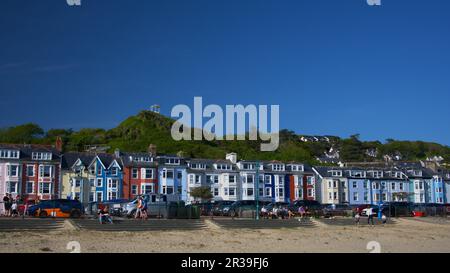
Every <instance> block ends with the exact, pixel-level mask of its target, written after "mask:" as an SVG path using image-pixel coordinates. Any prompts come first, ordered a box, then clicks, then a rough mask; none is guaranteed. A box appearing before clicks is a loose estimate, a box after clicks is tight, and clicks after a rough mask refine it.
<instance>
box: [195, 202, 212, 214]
mask: <svg viewBox="0 0 450 273" xmlns="http://www.w3.org/2000/svg"><path fill="white" fill-rule="evenodd" d="M195 205H196V206H198V207H199V208H200V215H202V216H209V215H211V213H212V210H213V207H214V204H213V203H212V202H205V203H198V204H195Z"/></svg>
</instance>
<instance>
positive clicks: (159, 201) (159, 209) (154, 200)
mask: <svg viewBox="0 0 450 273" xmlns="http://www.w3.org/2000/svg"><path fill="white" fill-rule="evenodd" d="M141 196H142V197H143V198H144V200H145V202H146V203H147V215H148V216H149V217H152V216H156V217H161V218H167V216H168V205H169V203H170V202H177V201H179V198H178V196H174V195H171V194H169V195H165V194H157V193H152V194H144V195H141ZM137 204H138V197H136V198H135V199H133V200H132V201H130V202H128V203H126V204H124V205H123V206H122V210H123V214H124V215H125V216H127V217H129V218H132V217H135V216H136V211H137Z"/></svg>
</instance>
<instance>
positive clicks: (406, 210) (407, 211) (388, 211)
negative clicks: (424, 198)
mask: <svg viewBox="0 0 450 273" xmlns="http://www.w3.org/2000/svg"><path fill="white" fill-rule="evenodd" d="M381 211H382V213H383V214H384V215H386V216H388V217H398V216H412V212H413V211H414V204H413V203H409V202H385V203H383V204H382V205H381ZM377 212H378V211H377Z"/></svg>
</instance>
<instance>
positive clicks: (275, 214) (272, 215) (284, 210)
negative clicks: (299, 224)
mask: <svg viewBox="0 0 450 273" xmlns="http://www.w3.org/2000/svg"><path fill="white" fill-rule="evenodd" d="M300 208H301V210H300ZM300 208H299V211H298V214H299V215H300V216H301V217H302V218H303V217H305V216H306V209H305V208H304V207H300ZM261 215H262V217H264V218H266V219H279V218H281V219H292V218H294V216H295V213H294V211H293V210H291V209H290V208H288V207H286V206H280V207H278V206H274V207H273V208H272V209H268V208H267V207H262V208H261Z"/></svg>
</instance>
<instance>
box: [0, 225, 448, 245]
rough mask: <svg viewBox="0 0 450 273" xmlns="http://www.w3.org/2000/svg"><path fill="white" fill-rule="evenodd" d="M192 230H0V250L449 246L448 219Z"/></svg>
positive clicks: (70, 227) (209, 226)
mask: <svg viewBox="0 0 450 273" xmlns="http://www.w3.org/2000/svg"><path fill="white" fill-rule="evenodd" d="M206 222H207V228H205V229H202V230H195V231H156V232H154V231H152V232H99V231H86V230H76V229H75V228H74V227H73V226H72V225H70V223H66V224H65V226H64V229H63V230H58V231H48V232H1V233H0V252H3V253H5V252H13V253H22V252H23V253H29V252H31V253H36V252H37V253H39V252H69V250H68V249H67V244H68V242H71V241H78V242H79V243H80V246H81V252H88V253H91V252H100V253H115V252H134V253H135V252H169V253H171V252H176V253H178V252H183V253H186V252H188V253H189V252H205V253H208V252H212V253H216V252H236V253H251V252H270V253H278V252H295V253H303V252H327V253H328V252H333V253H334V252H347V253H349V252H350V253H368V252H370V250H368V247H367V244H368V243H369V242H371V241H376V242H378V243H379V245H380V251H381V252H383V253H395V252H450V225H449V224H448V222H445V221H442V222H439V221H421V220H416V219H398V220H397V221H396V224H395V225H387V226H375V227H368V226H362V227H355V226H328V225H326V224H323V223H320V222H317V221H316V226H315V227H314V228H294V229H280V230H270V229H262V230H250V229H239V230H230V229H223V228H220V227H218V226H216V225H214V224H213V222H210V221H208V220H206Z"/></svg>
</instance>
